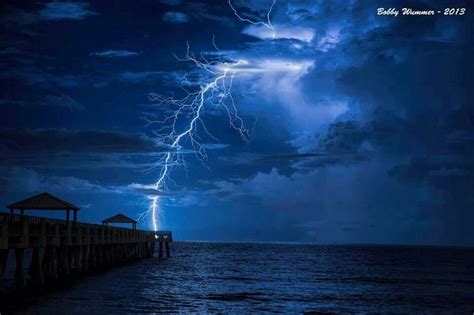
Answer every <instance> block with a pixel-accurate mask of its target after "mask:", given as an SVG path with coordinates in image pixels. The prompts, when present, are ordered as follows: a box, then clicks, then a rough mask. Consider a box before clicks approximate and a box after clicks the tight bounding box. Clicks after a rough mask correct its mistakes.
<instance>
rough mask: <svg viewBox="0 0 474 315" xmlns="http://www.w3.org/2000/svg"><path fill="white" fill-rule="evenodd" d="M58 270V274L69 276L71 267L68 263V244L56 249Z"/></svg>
mask: <svg viewBox="0 0 474 315" xmlns="http://www.w3.org/2000/svg"><path fill="white" fill-rule="evenodd" d="M58 252H59V255H58V271H59V276H60V277H61V276H69V274H70V273H71V268H70V265H69V248H68V246H61V247H59V249H58Z"/></svg>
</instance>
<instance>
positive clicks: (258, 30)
mask: <svg viewBox="0 0 474 315" xmlns="http://www.w3.org/2000/svg"><path fill="white" fill-rule="evenodd" d="M242 33H243V34H246V35H249V36H253V37H256V38H259V39H264V40H265V39H296V40H299V41H302V42H306V43H310V42H311V41H312V40H313V38H314V30H313V29H312V28H308V27H302V26H293V25H284V24H278V25H274V26H273V29H271V28H268V27H265V26H262V25H249V26H247V27H246V28H245V29H244V30H243V31H242Z"/></svg>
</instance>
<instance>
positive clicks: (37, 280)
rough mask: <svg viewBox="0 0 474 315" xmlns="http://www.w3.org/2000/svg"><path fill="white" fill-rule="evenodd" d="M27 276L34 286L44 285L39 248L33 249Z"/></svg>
mask: <svg viewBox="0 0 474 315" xmlns="http://www.w3.org/2000/svg"><path fill="white" fill-rule="evenodd" d="M29 274H30V277H31V281H32V283H33V285H34V286H41V285H42V284H43V283H44V277H43V268H42V267H41V255H40V248H39V247H33V253H32V255H31V263H30V269H29Z"/></svg>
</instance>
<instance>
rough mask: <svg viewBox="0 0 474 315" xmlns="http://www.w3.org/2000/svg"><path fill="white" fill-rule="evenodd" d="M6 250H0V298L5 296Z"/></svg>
mask: <svg viewBox="0 0 474 315" xmlns="http://www.w3.org/2000/svg"><path fill="white" fill-rule="evenodd" d="M8 252H9V250H8V249H2V250H0V297H1V296H2V295H3V294H5V269H6V266H7V258H8Z"/></svg>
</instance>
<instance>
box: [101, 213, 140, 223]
mask: <svg viewBox="0 0 474 315" xmlns="http://www.w3.org/2000/svg"><path fill="white" fill-rule="evenodd" d="M102 222H103V223H137V221H135V220H134V219H132V218H129V217H127V216H126V215H123V214H121V213H119V214H116V215H114V216H111V217H110V218H107V219H104V220H102Z"/></svg>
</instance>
